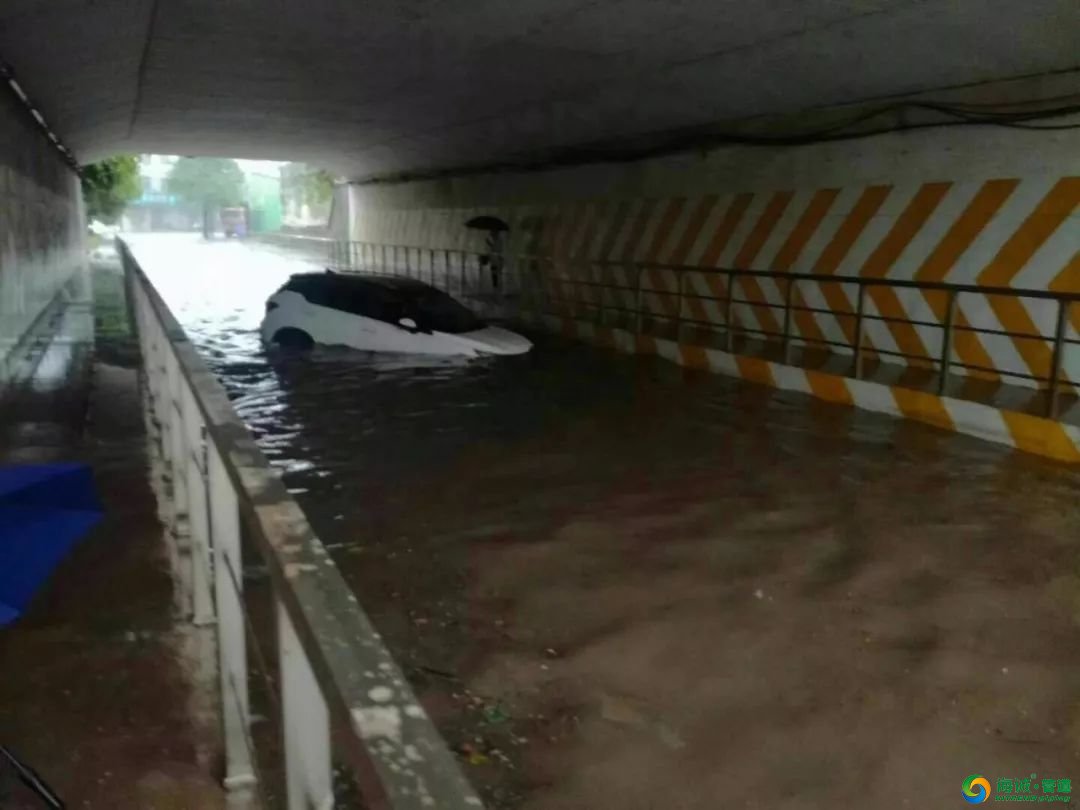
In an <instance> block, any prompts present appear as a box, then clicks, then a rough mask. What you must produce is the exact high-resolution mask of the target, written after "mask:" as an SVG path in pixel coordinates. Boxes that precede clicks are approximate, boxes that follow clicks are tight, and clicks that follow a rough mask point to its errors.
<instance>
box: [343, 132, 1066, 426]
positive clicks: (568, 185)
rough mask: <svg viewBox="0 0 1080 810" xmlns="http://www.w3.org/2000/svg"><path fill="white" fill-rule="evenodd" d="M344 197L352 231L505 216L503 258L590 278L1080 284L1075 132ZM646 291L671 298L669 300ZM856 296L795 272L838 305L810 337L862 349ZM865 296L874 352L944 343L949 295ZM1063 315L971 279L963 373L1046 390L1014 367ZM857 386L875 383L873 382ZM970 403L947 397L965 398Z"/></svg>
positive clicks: (756, 287)
mask: <svg viewBox="0 0 1080 810" xmlns="http://www.w3.org/2000/svg"><path fill="white" fill-rule="evenodd" d="M350 208H351V209H352V212H353V213H352V215H351V228H350V235H351V238H353V239H357V240H362V241H372V242H383V243H391V244H406V245H412V246H417V247H440V248H458V249H470V250H483V249H484V234H483V233H479V232H476V231H473V230H469V229H467V228H465V222H466V221H467V220H468V219H469V218H471V217H473V216H476V215H480V214H490V215H495V216H499V217H501V218H503V219H504V220H506V221H507V222H508V223H509V225H510V228H511V230H510V234H509V238H508V243H507V246H506V251H507V253H508V254H509V255H511V256H512V255H515V254H517V255H522V254H531V255H544V256H549V257H551V258H553V259H554V260H555V261H553V262H551V263H546V264H545V265H544V266H546V267H550V268H552V272H553V274H554V275H555V276H560V275H564V274H567V273H570V274H576V273H579V272H591V273H594V274H595V273H596V271H595V270H579V269H576V268H581V267H586V266H587V264H586V262H587V261H594V262H599V261H607V262H624V263H631V262H654V263H657V264H669V265H681V266H689V267H700V268H735V269H752V270H776V271H787V272H791V273H796V274H798V273H813V274H817V275H825V276H838V277H839V276H861V277H864V278H882V279H898V280H920V281H931V282H953V283H958V284H973V285H985V286H994V287H1011V288H1017V289H1019V288H1025V289H1035V290H1055V291H1061V292H1080V131H1058V132H1038V133H1036V132H1026V131H1015V130H1001V129H992V128H990V129H988V128H978V129H967V128H959V129H950V130H931V131H925V132H917V133H906V134H903V135H888V136H881V137H876V138H871V139H866V140H860V141H852V142H841V143H830V144H819V145H814V146H806V147H799V148H793V149H761V148H754V147H734V148H723V149H718V150H715V151H713V152H709V153H706V154H695V155H690V154H684V155H678V156H669V157H665V158H656V159H651V160H646V161H641V162H638V163H633V164H622V165H619V164H616V165H597V166H585V167H573V168H562V169H553V170H550V171H545V172H532V173H507V174H500V175H481V176H476V177H459V178H451V179H445V180H431V181H415V182H411V183H401V184H396V185H395V184H379V185H367V186H365V185H358V186H353V187H351V189H350ZM606 272H607V276H606V280H608V281H611V282H615V283H628V282H629V280H630V279H629V277H628V276H627V275H625V274H622V275H620V273H622V271H620V270H619V269H618V268H616V267H612V268H609V269H608V270H607V271H606ZM593 278H594V280H595V275H594V276H593ZM551 283H552V285H553V286H554V285H556V284H558V282H557V281H555V280H554V279H553V280H552V282H551ZM685 283H686V284H688V286H689V288H690V289H691V290H692V291H694V292H696V293H699V294H702V295H712V296H715V297H717V298H723V297H724V295H725V293H726V290H725V289H724V276H722V275H716V274H712V275H709V274H705V273H692V272H691V273H689V274H688V275H687V278H686V281H685ZM676 284H677V281H676V277H675V274H674V273H673V272H672V271H663V270H655V271H650V272H649V273H648V275H647V278H646V281H645V286H646V287H647V288H650V289H653V290H656V291H662V290H668V291H672V292H673V291H675V290H676ZM736 284H737V289H735V290H734V291H733V293H734V296H735V298H737V299H744V300H746V301H747V302H749V303H745V304H740V305H738V306H736V308H735V311H734V312H733V319H734V320H736V321H737V322H740V323H742V324H744V325H745V326H747V327H749V328H755V329H763V330H767V331H777V329H778V327H779V324H778V321H779V320H780V317H781V315H780V313H779V311H778V310H774V309H771V308H769V307H765V306H763V304H764V303H766V302H768V303H772V304H775V305H781V304H782V303H783V298H782V295H781V290H780V289H779V288H778V286H777V284H776V283H774V282H773V281H771V280H769V279H753V278H747V279H742V280H738V281H737V282H736ZM559 290H560V294H561V296H560V297H574V296H580V295H583V294H588V292H589V288H586V287H584V286H583V285H577V286H575V285H568V284H562V285H561V286H559ZM646 298H647V301H648V305H649V306H650V307H651V308H653V309H654V310H656V311H658V312H662V311H663V310H664V309H665V308H668V309H670V308H671V307H672V306H673V305H674V300H675V299H674V297H673V296H661V295H653V296H651V297H650V296H647V297H646ZM855 298H856V290H855V287H854V285H850V284H848V285H843V284H840V283H832V282H822V283H817V282H803V283H800V284H798V285H797V288H796V295H795V303H796V305H803V306H807V307H813V308H815V309H820V310H824V311H823V312H813V313H812V312H805V311H797V312H795V313H794V315H793V323H792V327H793V330H794V335H795V339H796V343H797V342H798V339H799V338H804V339H806V340H807V341H813V340H829V341H834V342H836V343H841V344H848V345H850V343H851V341H852V338H853V336H854V335H853V333H854V317H853V316H854V312H855V307H856V300H855ZM594 300H595V299H594ZM609 302H610V303H614V301H609ZM687 306H688V307H689V309H688V313H689V314H690V315H691V316H693V317H695V318H697V319H701V320H707V321H712V322H715V323H718V324H719V323H722V322H723V313H722V312H721V309H722V305H720V304H719V303H712V302H708V301H701V300H695V299H693V298H692V297H690V298H688V304H687ZM865 308H866V312H867V314H869V315H872V316H882V317H884V318H890V319H895V320H893V321H880V320H868V321H867V322H866V323H865V327H864V329H865V333H864V340H865V341H866V342H867V344H868V346H867V348H868V349H869V350H870V354H872V353H873V351H874V350H875V349H876V350H880V351H882V352H902V353H903V354H905V355H911V356H913V357H915V358H916V359H915V360H913V361H911V362H912V364H914V365H925V364H926V363H927V362H928V361H929V359H935V360H936V359H937V358H938V357H939V356H940V352H941V348H942V332H943V330H942V329H941V328H939V326H940V325H941V324H942V323H943V321H944V318H945V310H946V298H945V295H944V294H943V293H936V292H925V293H924V292H922V291H920V290H911V289H904V290H901V289H888V288H884V287H871V288H868V292H867V296H866V301H865ZM1056 314H1057V313H1056V305H1055V304H1054V303H1053V302H1049V301H1041V300H1038V299H1030V298H1028V299H1023V298H1015V297H1011V296H1010V297H1003V296H985V295H981V294H968V293H965V294H961V295H960V296H958V300H957V311H956V320H955V323H956V325H957V326H959V327H961V328H960V329H958V330H957V331H956V332H955V335H954V340H953V346H952V351H953V360H954V363H956V364H957V365H954V366H953V373H955V374H964V373H965V370H964V369H963V368H962V367H961V365H959V364H963V365H969V366H976V367H982V368H983V369H985V371H981V372H969V373H971V374H972V375H973V376H978V377H980V378H981V380H982V381H985V380H990V381H997V382H1000V383H1008V384H1011V385H1016V386H1029V387H1031V386H1034V385H1035V383H1034V382H1033V381H1031V380H1026V379H1024V378H1023V377H1016V376H1013V375H1017V374H1021V375H1031V376H1034V377H1043V378H1045V377H1047V376H1048V375H1049V371H1050V365H1051V353H1052V346H1051V341H1050V339H1049V336H1050V335H1052V334H1053V331H1054V324H1055V318H1056ZM1068 316H1069V317H1068V322H1067V327H1066V331H1067V337H1068V338H1069V339H1072V340H1077V339H1080V304H1076V305H1073V306H1072V307H1071V309H1070V311H1069V313H1068ZM905 320H914V321H925V322H927V323H929V324H938V325H939V326H923V325H913V324H910V323H904V322H902V321H905ZM964 327H976V328H979V329H990V330H999V331H1007V332H1011V333H1014V336H1012V337H1010V336H1005V335H987V334H976V333H974V332H971V331H967V330H965V329H964ZM1025 335H1031V336H1041V337H1024V336H1025ZM833 351H837V352H839V353H845V352H846V351H850V350H849V349H845V348H839V349H836V348H834V349H833ZM919 358H927V360H920V359H919ZM883 359H887V360H889V361H891V362H902V361H900V360H898V359H896V358H893V357H888V356H883ZM784 373H787V372H784ZM799 373H800V374H803V373H804V372H799ZM805 373H811V372H805ZM849 383H850V385H854V386H855V387H856V388H858V389H859V390H870V389H868V388H866V387H865V386H866V385H869V384H868V383H867V384H862V383H855V382H854V381H849ZM1062 385H1063V386H1070V385H1071V386H1073V387H1074V388H1076V389H1077V391H1078V392H1080V346H1074V347H1070V348H1069V349H1068V350H1067V351H1066V352H1065V354H1064V357H1063V380H1062ZM852 390H854V389H852ZM899 396H901V397H903V396H907V395H906V394H900V395H899ZM854 404H860V403H859V401H858V400H857V399H856V400H855V401H854ZM972 407H974V408H977V407H978V406H972ZM961 408H962V406H961V405H949V409H952V410H955V411H956V412H957V413H959V412H960V410H961ZM997 418H998V420H999V421H1000V419H1001V418H1003V417H997ZM1012 418H1013V417H1009V419H1012ZM1018 418H1019V417H1018ZM1010 435H1011V434H1010Z"/></svg>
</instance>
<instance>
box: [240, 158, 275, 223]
mask: <svg viewBox="0 0 1080 810" xmlns="http://www.w3.org/2000/svg"><path fill="white" fill-rule="evenodd" d="M241 168H242V169H243V171H244V207H245V208H247V212H248V230H249V231H250V232H251V233H267V232H269V231H280V230H281V224H282V222H281V220H282V217H281V210H282V200H281V177H280V176H279V175H278V174H277V173H276V172H275V173H273V174H270V173H269V172H268V171H265V170H263V171H252V170H249V169H248V168H247V167H244V166H243V165H242V166H241Z"/></svg>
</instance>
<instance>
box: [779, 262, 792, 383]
mask: <svg viewBox="0 0 1080 810" xmlns="http://www.w3.org/2000/svg"><path fill="white" fill-rule="evenodd" d="M794 292H795V276H793V275H792V276H788V281H787V287H785V288H784V333H783V336H782V337H781V339H780V340H781V345H782V347H783V353H784V365H790V363H791V356H790V355H791V297H792V295H793V294H794Z"/></svg>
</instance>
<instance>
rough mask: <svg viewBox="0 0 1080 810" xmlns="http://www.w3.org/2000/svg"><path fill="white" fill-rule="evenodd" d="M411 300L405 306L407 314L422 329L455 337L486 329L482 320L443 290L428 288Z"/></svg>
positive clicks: (411, 297)
mask: <svg viewBox="0 0 1080 810" xmlns="http://www.w3.org/2000/svg"><path fill="white" fill-rule="evenodd" d="M412 292H413V291H412V290H410V291H408V293H412ZM408 293H407V294H408ZM410 299H411V300H409V301H407V303H406V305H405V314H406V316H407V317H412V319H413V320H414V321H416V325H417V326H419V327H420V328H421V329H431V330H433V331H436V332H446V333H448V334H452V335H453V334H461V333H462V332H474V331H476V330H477V329H483V328H484V325H485V324H484V322H483V321H482V320H480V319H479V318H478V317H476V315H474V314H473V313H472V312H471V311H470V310H468V309H466V308H465V307H464V306H462V305H461V304H459V303H458V302H457V301H455V300H454V299H453V298H451V297H450V296H449V295H447V294H446V293H444V292H442V290H436V289H434V288H427V289H424V290H420V291H418V292H416V293H415V294H414V295H412V296H410Z"/></svg>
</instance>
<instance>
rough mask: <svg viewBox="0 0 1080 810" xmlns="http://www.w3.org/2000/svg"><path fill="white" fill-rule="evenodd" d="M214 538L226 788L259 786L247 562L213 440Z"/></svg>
mask: <svg viewBox="0 0 1080 810" xmlns="http://www.w3.org/2000/svg"><path fill="white" fill-rule="evenodd" d="M206 459H207V464H206V466H207V491H208V493H209V500H210V536H211V537H212V538H213V546H214V596H215V601H216V602H217V618H218V622H217V642H218V645H217V646H218V678H219V681H220V688H221V723H222V737H223V738H224V742H225V778H224V780H223V784H224V786H225V789H226V790H229V791H232V790H242V789H244V788H247V787H250V786H252V785H254V784H255V769H254V768H253V767H252V762H251V751H250V749H249V748H248V743H249V740H248V729H249V720H248V718H249V716H250V712H249V708H248V669H247V640H246V636H245V633H244V613H243V611H244V604H243V582H244V580H243V564H242V560H241V556H240V555H241V551H240V513H239V505H238V502H237V498H236V492H235V491H234V490H233V487H232V482H231V481H230V480H229V474H228V472H227V471H226V469H225V463H224V462H223V461H222V459H221V454H220V453H219V452H218V449H217V447H215V446H214V443H213V442H210V443H209V445H208V447H207V453H206Z"/></svg>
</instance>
